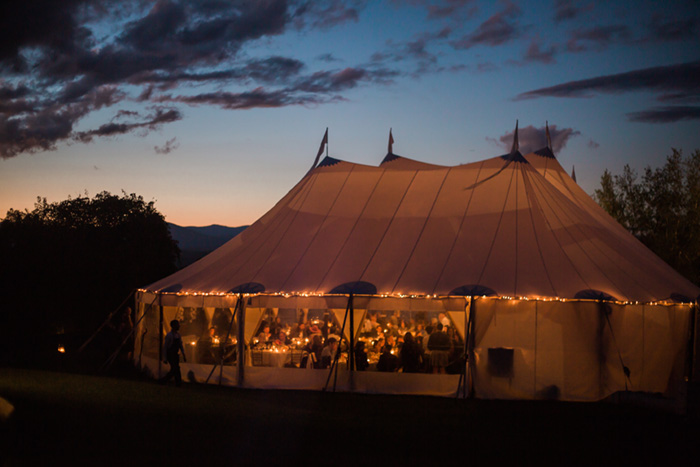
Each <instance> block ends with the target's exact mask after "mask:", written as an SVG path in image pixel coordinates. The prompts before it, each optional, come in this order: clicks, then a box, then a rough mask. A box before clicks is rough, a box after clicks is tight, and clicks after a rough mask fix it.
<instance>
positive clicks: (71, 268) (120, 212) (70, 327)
mask: <svg viewBox="0 0 700 467" xmlns="http://www.w3.org/2000/svg"><path fill="white" fill-rule="evenodd" d="M178 257H179V249H178V247H177V243H176V242H175V241H173V239H172V238H171V236H170V232H169V230H168V226H167V223H166V222H165V219H164V217H163V216H162V215H161V214H160V213H159V212H158V211H157V210H156V208H155V205H154V202H153V201H151V202H145V201H144V199H143V197H141V196H137V195H135V194H126V193H124V192H123V193H122V196H116V195H112V194H110V193H108V192H106V191H104V192H102V193H99V194H97V195H96V196H95V197H94V198H89V197H88V196H87V195H86V196H79V197H77V198H69V199H67V200H64V201H60V202H55V203H48V202H47V201H46V199H45V198H43V199H42V198H38V199H37V202H36V204H35V206H34V209H33V210H32V211H28V210H25V211H17V210H14V209H11V210H9V211H8V212H7V215H6V217H5V218H4V219H3V220H2V221H1V222H0V258H2V268H0V269H1V271H0V291H1V293H0V304H1V305H0V306H1V313H2V315H3V316H4V318H5V319H3V320H2V321H3V322H2V325H0V338H2V339H3V341H4V342H5V343H6V344H7V343H8V342H12V341H13V340H14V341H17V340H26V339H37V338H39V337H40V336H44V335H47V334H61V333H66V334H79V335H84V334H89V333H90V332H92V331H93V330H94V329H95V328H96V327H97V326H98V325H99V324H100V323H101V322H102V321H103V320H104V319H105V318H106V316H107V315H108V314H109V313H110V312H111V311H112V310H113V309H114V308H115V307H117V306H118V305H119V303H121V302H122V300H124V299H125V298H126V297H127V296H128V295H129V293H130V292H131V291H132V290H133V289H134V288H137V287H139V286H145V285H147V284H149V283H151V282H153V281H155V280H157V279H159V278H161V277H163V276H165V275H167V274H170V273H172V272H174V271H175V270H176V266H175V265H176V263H177V260H178Z"/></svg>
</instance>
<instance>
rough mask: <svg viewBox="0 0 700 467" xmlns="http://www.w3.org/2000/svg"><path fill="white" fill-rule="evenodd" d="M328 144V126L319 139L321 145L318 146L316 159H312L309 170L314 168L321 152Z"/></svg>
mask: <svg viewBox="0 0 700 467" xmlns="http://www.w3.org/2000/svg"><path fill="white" fill-rule="evenodd" d="M326 145H328V128H326V134H324V135H323V139H322V140H321V147H320V148H318V154H316V160H315V161H314V165H312V166H311V170H313V169H314V167H316V166H317V165H318V161H319V159H321V154H323V150H324V148H325V147H326Z"/></svg>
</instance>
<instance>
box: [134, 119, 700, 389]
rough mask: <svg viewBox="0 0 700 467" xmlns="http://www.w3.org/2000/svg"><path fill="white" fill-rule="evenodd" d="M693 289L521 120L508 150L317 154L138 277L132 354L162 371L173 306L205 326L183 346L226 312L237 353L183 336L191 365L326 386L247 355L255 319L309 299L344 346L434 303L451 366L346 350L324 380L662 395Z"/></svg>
mask: <svg viewBox="0 0 700 467" xmlns="http://www.w3.org/2000/svg"><path fill="white" fill-rule="evenodd" d="M392 142H393V140H392ZM319 154H321V151H319ZM317 160H318V158H317ZM699 294H700V289H699V288H698V287H697V286H695V285H694V284H692V283H690V282H689V281H687V280H686V279H684V278H683V277H682V276H680V275H679V274H678V273H676V272H675V271H674V270H673V269H672V268H670V267H669V266H668V265H667V264H665V263H664V262H663V261H662V260H661V259H660V258H658V257H657V256H656V255H654V254H653V253H652V252H651V251H650V250H648V249H647V248H646V247H644V246H643V245H642V244H641V243H640V242H639V241H637V240H636V239H635V238H634V237H633V236H632V235H630V234H629V233H628V232H627V231H625V230H624V228H622V227H621V226H620V225H619V224H617V223H616V222H615V221H614V220H613V219H612V218H610V217H609V216H608V215H607V214H606V213H605V212H604V211H603V210H602V209H601V208H600V207H599V206H598V205H597V204H596V203H595V202H594V201H593V200H592V199H591V198H590V197H589V196H588V195H587V194H586V193H585V192H584V191H583V190H582V189H581V188H580V187H579V186H578V185H577V184H576V183H575V182H574V181H573V180H572V179H571V177H569V175H567V174H566V172H565V171H564V170H563V169H562V167H561V165H559V163H558V162H557V160H556V158H555V157H554V155H553V154H552V151H551V150H550V149H549V147H546V148H544V149H542V150H539V151H536V152H534V153H531V154H527V155H525V156H523V155H522V154H521V153H520V152H519V151H518V146H517V128H516V140H515V142H514V145H513V149H512V151H511V152H510V153H509V154H507V155H504V156H501V157H494V158H491V159H486V160H483V161H479V162H474V163H469V164H464V165H458V166H454V167H446V166H439V165H433V164H428V163H423V162H419V161H415V160H411V159H408V158H404V157H401V156H398V155H395V154H393V151H392V150H391V144H390V148H389V154H388V155H387V157H386V158H385V159H384V161H383V162H382V163H381V164H380V165H379V166H378V167H373V166H367V165H361V164H355V163H351V162H347V161H342V160H337V159H334V158H331V157H328V156H326V157H325V158H324V159H323V160H321V161H320V163H316V164H314V167H313V168H312V169H311V170H310V171H309V172H308V173H307V174H306V175H305V176H304V177H303V178H302V180H301V181H299V183H298V184H297V185H296V186H294V187H293V188H292V189H291V190H290V191H289V192H288V193H287V194H286V195H285V196H284V197H283V198H282V199H281V200H280V201H279V202H278V203H277V204H276V205H275V206H274V207H273V208H272V209H270V211H268V212H267V213H266V214H265V215H263V216H262V217H261V218H260V219H259V220H258V221H256V222H255V223H254V224H253V225H251V226H250V227H249V228H248V229H246V230H245V231H244V232H242V233H241V234H239V235H238V236H236V237H235V238H233V239H232V240H230V241H229V242H228V243H226V244H225V245H223V246H222V247H220V248H219V249H217V250H216V251H214V252H212V253H211V254H209V255H208V256H206V257H204V258H202V259H201V260H199V261H198V262H196V263H194V264H192V265H190V266H188V267H186V268H184V269H182V270H180V271H178V272H176V273H174V274H172V275H171V276H169V277H166V278H164V279H162V280H160V281H158V282H156V283H154V284H151V285H149V286H147V287H145V288H143V289H141V290H139V292H138V293H137V306H138V317H139V318H140V319H139V322H138V326H137V338H136V352H135V359H137V363H138V364H139V365H141V366H142V367H145V368H147V369H148V370H149V371H151V372H152V373H153V374H154V375H158V374H161V373H162V372H163V371H164V369H163V368H162V367H161V364H160V363H159V362H160V361H161V360H162V354H160V350H159V349H160V348H161V346H162V339H163V335H164V333H165V332H167V330H168V329H169V328H168V326H167V324H166V323H168V322H169V321H170V320H171V319H173V318H174V317H180V318H181V317H182V316H183V310H190V311H189V312H190V313H192V314H196V313H198V314H199V316H201V320H202V322H203V323H205V324H203V325H202V327H201V328H200V329H198V331H197V332H196V333H195V335H194V337H193V338H192V339H191V340H190V341H188V345H191V346H192V348H193V349H194V348H195V347H196V346H197V341H198V339H199V336H198V334H200V333H201V332H203V331H204V330H206V329H208V328H209V327H210V326H213V324H214V321H215V320H216V319H217V315H218V316H219V317H220V316H221V315H222V314H224V315H225V316H226V317H227V320H228V321H227V323H229V326H228V328H229V329H228V330H229V333H227V335H228V336H229V338H230V340H227V342H228V343H229V347H231V349H230V350H229V351H228V354H229V355H234V356H233V357H231V358H229V359H228V360H225V357H222V353H219V354H216V355H218V357H214V358H213V359H211V358H210V359H209V360H208V361H197V358H196V352H195V351H194V350H193V351H192V357H193V358H191V359H190V358H188V362H194V363H186V364H183V369H184V372H185V373H187V374H189V376H190V378H195V379H197V380H202V381H203V380H207V381H213V382H221V383H223V384H229V385H239V386H244V387H257V388H289V389H322V388H324V387H325V385H326V384H327V383H328V381H329V379H330V378H329V374H330V373H329V370H314V369H306V368H303V367H301V365H294V363H299V362H295V359H294V357H291V360H292V363H293V364H292V365H285V366H283V367H281V368H278V367H277V366H274V365H266V364H261V361H260V356H259V355H257V358H256V353H255V352H256V351H255V350H254V344H255V342H256V338H255V336H256V335H257V333H258V332H259V331H260V327H261V322H262V321H263V320H264V319H265V320H268V319H269V318H270V317H274V316H277V315H278V313H280V312H281V310H293V315H294V316H295V318H296V317H297V316H311V314H313V313H314V312H317V313H318V312H319V310H320V312H322V313H326V314H327V316H330V317H331V318H332V321H333V322H334V323H335V325H336V331H337V330H339V329H341V328H342V331H340V332H337V333H338V334H342V337H343V339H344V340H345V341H346V342H345V343H344V345H346V346H348V347H350V346H354V345H355V343H356V342H357V339H358V337H357V336H358V335H360V334H361V332H360V329H361V326H362V325H363V322H364V321H363V320H364V319H367V318H368V316H369V315H370V314H371V313H379V314H380V315H381V314H382V313H386V314H392V313H395V312H397V316H399V315H403V316H410V317H413V316H418V315H420V316H428V317H430V316H435V315H437V314H438V313H443V314H445V315H446V316H447V317H448V318H449V321H450V326H451V327H452V328H453V329H454V330H455V331H456V333H457V334H458V336H459V337H460V339H461V342H463V343H464V354H465V355H467V359H466V361H467V362H468V363H464V360H462V364H461V366H462V369H463V373H464V374H445V375H443V374H440V375H432V374H409V373H380V372H371V371H354V367H353V362H352V359H351V358H350V359H349V362H348V363H346V364H345V365H344V366H341V365H336V367H335V373H334V375H333V383H334V385H335V387H337V388H339V389H340V390H345V391H363V392H377V393H400V394H431V395H441V396H453V395H456V394H458V393H460V394H467V393H470V394H471V395H473V396H475V397H481V398H524V399H536V398H556V399H561V400H600V399H603V398H605V397H607V396H609V395H611V394H613V393H615V392H617V391H623V390H632V391H643V392H649V393H661V394H664V395H667V396H674V395H676V394H677V393H678V391H679V388H680V385H681V384H682V381H683V378H684V377H685V376H686V374H687V370H688V368H687V364H688V362H687V360H688V358H687V351H688V345H689V342H690V341H691V338H692V335H693V332H692V331H693V330H692V329H691V328H692V326H691V319H692V316H693V312H694V311H693V310H694V308H693V305H692V303H691V302H692V301H694V300H695V297H697V296H698V295H699ZM232 317H233V318H232ZM342 323H345V324H344V326H343V325H342ZM183 339H184V340H187V338H186V337H185V336H184V332H183ZM221 348H223V349H224V352H223V354H224V355H225V354H226V353H227V351H226V350H225V346H224V345H223V344H222V345H221ZM234 348H235V349H234ZM188 349H189V348H188ZM234 350H235V351H234ZM188 351H189V350H188ZM284 351H285V352H286V351H287V350H286V349H284ZM351 354H352V352H349V353H348V356H349V355H351ZM159 357H161V358H159ZM286 358H288V359H289V358H290V357H286ZM222 362H223V364H221V363H222ZM268 363H269V362H268ZM459 373H462V371H461V370H460V372H459Z"/></svg>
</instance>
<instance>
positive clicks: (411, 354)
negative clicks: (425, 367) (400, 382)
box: [399, 332, 423, 373]
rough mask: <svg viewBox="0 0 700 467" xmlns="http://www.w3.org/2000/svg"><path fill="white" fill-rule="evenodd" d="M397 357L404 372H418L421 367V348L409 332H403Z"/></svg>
mask: <svg viewBox="0 0 700 467" xmlns="http://www.w3.org/2000/svg"><path fill="white" fill-rule="evenodd" d="M399 359H400V360H401V367H402V368H403V372H404V373H418V372H419V371H420V369H421V367H422V364H423V348H422V347H421V346H420V345H419V344H418V343H417V342H416V341H415V340H414V339H413V335H412V334H411V333H410V332H407V333H406V334H404V337H403V345H402V346H401V352H399Z"/></svg>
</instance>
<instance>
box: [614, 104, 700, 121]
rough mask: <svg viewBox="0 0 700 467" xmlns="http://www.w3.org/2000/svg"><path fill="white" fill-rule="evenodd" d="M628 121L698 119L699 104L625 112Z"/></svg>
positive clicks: (699, 115)
mask: <svg viewBox="0 0 700 467" xmlns="http://www.w3.org/2000/svg"><path fill="white" fill-rule="evenodd" d="M627 117H628V118H629V119H630V121H633V122H644V123H672V122H678V121H681V120H700V106H688V105H677V106H666V107H655V108H653V109H649V110H644V111H641V112H631V113H628V114H627Z"/></svg>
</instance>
